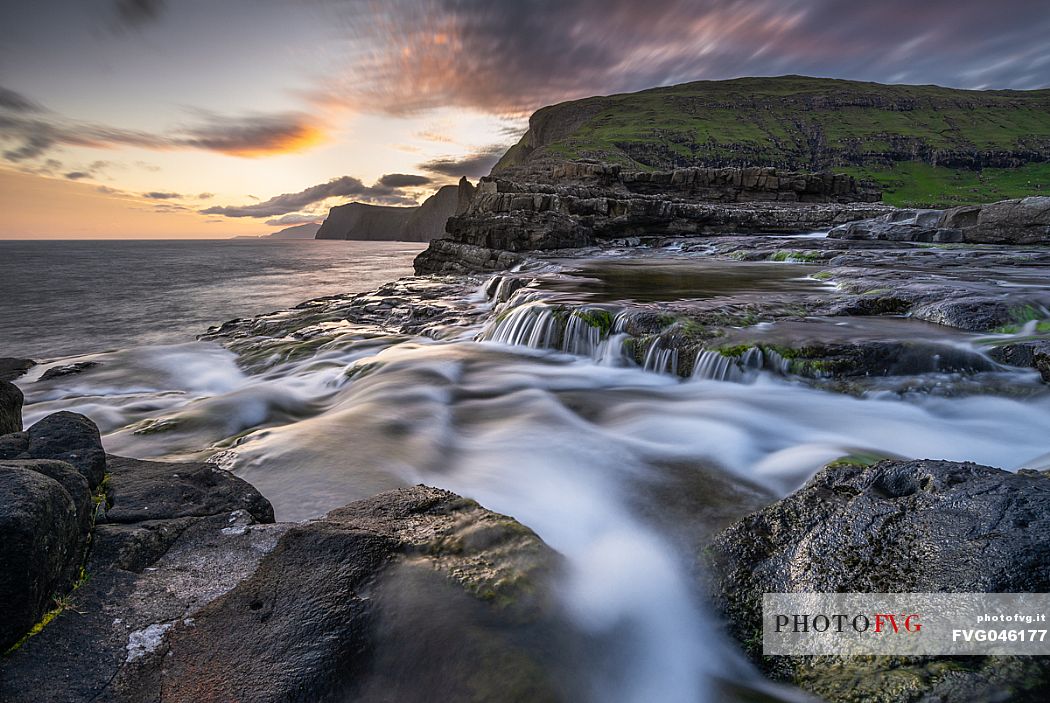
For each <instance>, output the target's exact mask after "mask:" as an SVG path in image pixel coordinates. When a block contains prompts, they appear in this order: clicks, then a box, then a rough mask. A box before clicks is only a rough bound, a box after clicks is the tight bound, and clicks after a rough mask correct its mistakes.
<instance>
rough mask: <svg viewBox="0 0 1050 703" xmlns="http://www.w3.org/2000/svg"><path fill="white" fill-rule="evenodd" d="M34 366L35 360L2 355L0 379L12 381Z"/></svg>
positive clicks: (0, 359) (0, 358)
mask: <svg viewBox="0 0 1050 703" xmlns="http://www.w3.org/2000/svg"><path fill="white" fill-rule="evenodd" d="M34 366H36V362H35V361H33V360H32V359H17V358H15V357H11V356H2V357H0V381H13V380H15V379H16V378H18V377H19V376H21V375H22V374H24V373H25V372H26V371H28V370H29V369H31V368H33V367H34Z"/></svg>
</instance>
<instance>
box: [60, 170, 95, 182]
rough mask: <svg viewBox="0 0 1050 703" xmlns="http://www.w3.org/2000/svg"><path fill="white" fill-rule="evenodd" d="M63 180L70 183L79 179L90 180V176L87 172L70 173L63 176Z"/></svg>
mask: <svg viewBox="0 0 1050 703" xmlns="http://www.w3.org/2000/svg"><path fill="white" fill-rule="evenodd" d="M65 178H68V179H69V180H71V181H79V180H80V179H81V178H91V174H90V173H88V172H87V171H70V172H69V173H67V174H65Z"/></svg>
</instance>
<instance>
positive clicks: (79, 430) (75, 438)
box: [0, 411, 106, 490]
mask: <svg viewBox="0 0 1050 703" xmlns="http://www.w3.org/2000/svg"><path fill="white" fill-rule="evenodd" d="M18 425H19V429H21V417H20V416H19V419H18ZM5 459H55V460H57V461H64V462H67V463H69V464H71V465H72V466H73V467H74V468H76V470H77V471H79V472H80V473H81V475H83V476H84V478H86V479H87V481H88V485H89V486H90V487H91V490H95V489H96V488H97V487H98V486H99V484H101V483H102V479H103V477H104V476H105V473H106V451H105V450H104V449H103V448H102V438H101V437H100V436H99V431H98V427H96V426H95V423H93V422H92V421H91V420H89V419H88V418H86V417H84V416H83V415H79V414H77V413H71V412H65V411H63V412H57V413H54V414H52V415H48V416H47V417H45V418H44V419H42V420H40V421H39V422H37V423H36V424H35V425H33V426H32V427H30V428H29V429H28V430H27V431H26V432H19V431H17V430H15V431H14V432H13V433H12V434H7V435H4V436H3V437H0V460H5Z"/></svg>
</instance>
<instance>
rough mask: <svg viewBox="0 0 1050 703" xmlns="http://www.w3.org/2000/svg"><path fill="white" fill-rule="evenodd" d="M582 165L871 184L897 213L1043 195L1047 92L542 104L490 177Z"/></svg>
mask: <svg viewBox="0 0 1050 703" xmlns="http://www.w3.org/2000/svg"><path fill="white" fill-rule="evenodd" d="M581 159H590V160H594V161H597V162H600V163H606V164H618V165H620V166H622V167H623V169H624V171H625V172H626V171H646V170H657V171H670V170H674V169H680V168H687V167H708V168H710V167H727V166H729V167H749V166H759V167H776V168H779V169H786V170H794V171H807V172H824V171H834V172H836V173H847V174H849V175H852V176H855V177H859V178H864V179H871V180H874V181H876V182H877V183H878V184H879V185H880V186H881V187H882V189H883V190H884V192H885V199H886V201H887V202H889V203H891V204H895V205H912V206H934V205H950V204H963V203H977V202H987V201H992V200H999V199H1002V198H1008V197H1021V196H1025V195H1038V194H1040V191H1042V192H1043V194H1045V193H1046V191H1048V190H1050V90H1032V91H1011V90H997V91H975V90H957V89H953V88H941V87H938V86H929V85H926V86H914V85H881V84H878V83H862V82H858V81H843V80H832V79H824V78H806V77H801V76H783V77H779V78H740V79H735V80H727V81H698V82H695V83H685V84H682V85H677V86H671V87H666V88H654V89H652V90H645V91H642V92H638V93H629V94H622V95H610V96H603V97H594V98H587V99H584V100H574V101H570V102H565V103H561V104H558V105H552V106H550V107H545V108H543V109H541V110H538V111H537V112H536V113H535V114H533V116H532V117H531V119H530V120H529V130H528V132H526V133H525V135H524V136H523V137H522V139H521V141H520V142H518V143H517V144H516V145H514V146H513V147H512V148H511V149H510V151H508V152H507V153H506V154H505V155H504V156H503V158H502V159H501V160H500V162H499V163H498V164H497V165H496V167H495V168H494V169H493V171H492V175H493V176H499V177H501V178H510V179H514V180H529V181H542V180H545V179H544V176H545V175H546V174H549V173H550V172H551V170H552V169H554V168H556V167H558V166H559V165H561V164H564V163H567V162H572V161H578V160H581Z"/></svg>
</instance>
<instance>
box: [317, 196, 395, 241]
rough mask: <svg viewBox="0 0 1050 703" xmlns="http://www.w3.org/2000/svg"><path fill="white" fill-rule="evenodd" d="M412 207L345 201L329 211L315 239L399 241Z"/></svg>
mask: <svg viewBox="0 0 1050 703" xmlns="http://www.w3.org/2000/svg"><path fill="white" fill-rule="evenodd" d="M415 209H416V208H414V207H392V206H387V205H369V204H367V203H347V204H346V205H337V206H335V207H333V208H332V209H330V210H329V211H328V217H326V218H325V219H324V222H322V223H321V228H320V229H318V230H317V234H316V235H315V236H314V238H315V239H361V240H368V241H374V240H400V239H401V238H402V237H404V236H405V234H404V230H405V224H406V223H407V222H408V218H409V217H410V216H411V215H412V213H413V212H415Z"/></svg>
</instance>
